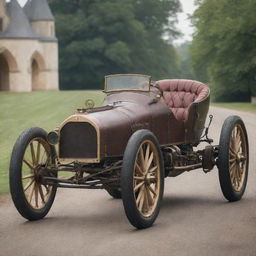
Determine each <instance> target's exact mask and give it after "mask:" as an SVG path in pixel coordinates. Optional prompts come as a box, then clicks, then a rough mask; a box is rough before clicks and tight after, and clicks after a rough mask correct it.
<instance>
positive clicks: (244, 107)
mask: <svg viewBox="0 0 256 256" xmlns="http://www.w3.org/2000/svg"><path fill="white" fill-rule="evenodd" d="M211 105H213V106H216V107H222V108H229V109H236V110H240V111H247V112H252V113H256V104H252V103H244V102H242V103H241V102H234V103H215V102H213V103H211Z"/></svg>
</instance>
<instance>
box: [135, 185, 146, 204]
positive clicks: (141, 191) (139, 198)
mask: <svg viewBox="0 0 256 256" xmlns="http://www.w3.org/2000/svg"><path fill="white" fill-rule="evenodd" d="M143 190H144V186H143V187H142V188H141V189H140V192H139V195H138V197H137V199H136V204H137V205H139V202H140V200H141V197H142V194H143Z"/></svg>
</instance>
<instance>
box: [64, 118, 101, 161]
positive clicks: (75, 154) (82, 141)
mask: <svg viewBox="0 0 256 256" xmlns="http://www.w3.org/2000/svg"><path fill="white" fill-rule="evenodd" d="M59 153H60V158H73V159H81V158H82V159H83V158H97V132H96V130H95V128H94V127H93V126H92V125H91V124H90V123H86V122H70V123H67V124H65V126H63V127H62V129H61V130H60V152H59Z"/></svg>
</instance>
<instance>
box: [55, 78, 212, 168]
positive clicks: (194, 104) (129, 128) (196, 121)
mask: <svg viewBox="0 0 256 256" xmlns="http://www.w3.org/2000/svg"><path fill="white" fill-rule="evenodd" d="M137 76H138V75H114V76H107V77H106V84H105V92H106V97H105V100H104V102H103V107H98V108H93V109H79V110H78V111H77V113H76V114H74V115H72V116H70V117H69V118H68V119H67V120H65V121H64V123H63V124H62V125H61V126H60V128H59V129H58V133H59V142H60V143H59V152H60V155H59V157H60V161H70V160H74V161H79V162H86V163H94V162H96V163H99V162H101V161H102V160H103V159H106V158H110V157H122V156H123V154H124V150H125V147H126V145H127V142H128V140H129V138H130V137H131V135H132V134H133V133H134V132H135V131H137V130H140V129H147V130H150V131H152V132H153V133H154V134H155V136H156V137H157V139H158V141H159V143H160V145H170V144H175V145H179V144H196V143H198V142H199V140H200V136H201V134H202V132H203V129H204V122H205V119H206V115H207V112H208V108H209V100H210V90H209V88H208V87H207V86H205V85H203V84H202V83H199V82H195V81H190V80H171V81H169V83H170V84H180V85H181V86H185V87H186V88H184V91H185V93H186V94H189V95H192V94H193V96H194V97H195V98H193V99H194V101H192V99H191V100H190V101H191V102H190V104H189V103H188V104H187V106H186V107H184V109H187V111H188V118H187V120H186V119H181V120H177V118H176V117H175V115H174V112H173V111H172V109H171V108H169V107H168V105H167V104H166V103H165V100H164V97H163V96H162V94H165V92H163V91H161V86H164V85H165V84H166V83H168V81H159V82H157V83H155V84H153V83H151V81H150V77H148V76H138V77H142V78H144V79H145V81H146V82H147V87H146V88H145V89H144V91H143V90H140V89H139V88H138V89H137V90H136V89H133V90H129V89H126V90H125V89H122V82H121V84H120V87H119V88H117V89H115V90H111V91H109V90H108V89H107V81H108V80H109V79H110V78H111V81H112V80H122V79H123V77H127V78H130V79H131V80H132V79H135V78H136V77H137ZM112 83H114V82H113V81H112ZM191 85H193V86H197V87H203V89H202V91H203V92H200V93H201V95H202V94H203V96H201V95H200V93H198V95H197V94H196V92H195V93H193V92H192V91H190V88H192V87H191ZM186 90H187V91H186ZM184 96H185V94H184ZM158 97H160V98H158ZM199 97H201V98H200V99H199V100H196V99H197V98H199ZM161 98H162V99H161ZM159 99H160V100H159ZM179 107H180V106H176V109H178V108H179ZM78 134H80V135H84V138H81V136H80V135H79V136H78ZM113 134H114V137H113ZM87 136H88V137H87Z"/></svg>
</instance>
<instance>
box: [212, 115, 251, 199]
mask: <svg viewBox="0 0 256 256" xmlns="http://www.w3.org/2000/svg"><path fill="white" fill-rule="evenodd" d="M217 163H218V169H219V180H220V186H221V190H222V193H223V195H224V197H225V198H226V199H227V200H228V201H230V202H233V201H238V200H240V199H241V198H242V196H243V194H244V191H245V188H246V184H247V177H248V164H249V147H248V138H247V132H246V128H245V125H244V123H243V121H242V119H241V118H240V117H238V116H230V117H228V118H227V119H226V120H225V122H224V124H223V127H222V130H221V135H220V143H219V154H218V162H217Z"/></svg>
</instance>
